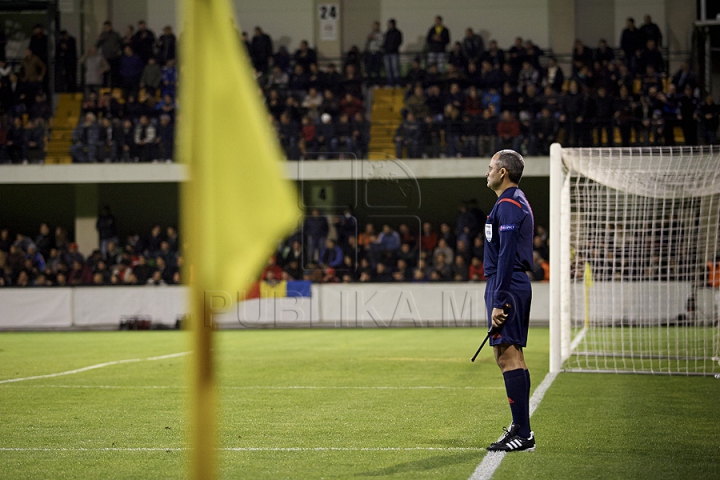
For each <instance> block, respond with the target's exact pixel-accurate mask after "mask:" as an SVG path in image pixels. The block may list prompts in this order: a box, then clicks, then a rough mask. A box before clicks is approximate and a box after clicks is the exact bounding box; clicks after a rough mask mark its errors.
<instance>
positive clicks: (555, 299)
mask: <svg viewBox="0 0 720 480" xmlns="http://www.w3.org/2000/svg"><path fill="white" fill-rule="evenodd" d="M563 183H564V173H563V167H562V148H561V147H560V144H559V143H553V144H552V145H551V146H550V319H549V320H550V372H559V371H560V369H561V368H562V353H561V341H562V330H561V325H560V312H561V301H562V295H561V281H560V280H561V277H560V271H561V266H560V264H561V261H562V244H561V242H560V241H559V240H560V230H561V223H560V222H561V220H562V219H561V208H560V205H561V202H562V185H563Z"/></svg>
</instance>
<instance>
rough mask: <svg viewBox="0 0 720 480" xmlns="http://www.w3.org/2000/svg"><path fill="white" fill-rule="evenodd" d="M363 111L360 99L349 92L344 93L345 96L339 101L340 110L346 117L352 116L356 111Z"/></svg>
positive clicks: (363, 107)
mask: <svg viewBox="0 0 720 480" xmlns="http://www.w3.org/2000/svg"><path fill="white" fill-rule="evenodd" d="M364 111H365V106H364V105H363V102H362V100H359V99H357V98H355V97H353V96H352V95H350V94H347V95H345V98H343V99H342V100H341V101H340V112H341V113H344V114H345V115H347V116H348V118H353V117H354V116H355V114H356V113H358V112H360V113H363V112H364Z"/></svg>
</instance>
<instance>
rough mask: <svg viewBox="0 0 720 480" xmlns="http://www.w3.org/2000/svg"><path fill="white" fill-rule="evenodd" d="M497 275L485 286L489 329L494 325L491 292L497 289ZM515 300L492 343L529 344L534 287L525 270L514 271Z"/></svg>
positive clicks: (511, 287)
mask: <svg viewBox="0 0 720 480" xmlns="http://www.w3.org/2000/svg"><path fill="white" fill-rule="evenodd" d="M495 279H496V276H495V275H492V276H490V277H489V278H488V280H487V285H486V286H485V308H486V309H487V318H488V329H490V328H491V327H492V309H493V306H492V301H491V300H490V298H489V297H490V292H492V291H494V290H495ZM510 291H511V292H512V298H513V301H512V302H510V303H511V304H512V307H511V308H510V312H509V313H508V318H507V320H505V324H504V325H503V327H502V330H500V332H499V333H495V334H493V335H492V336H491V337H490V345H518V346H520V347H524V346H526V345H527V337H528V327H529V326H530V303H531V302H532V287H531V286H530V279H529V278H528V276H527V275H526V274H525V273H523V272H515V273H513V277H512V281H511V283H510Z"/></svg>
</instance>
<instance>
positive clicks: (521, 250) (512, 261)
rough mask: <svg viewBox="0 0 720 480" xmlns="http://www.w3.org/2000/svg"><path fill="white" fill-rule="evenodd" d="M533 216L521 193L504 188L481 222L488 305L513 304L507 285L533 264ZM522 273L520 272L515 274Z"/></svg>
mask: <svg viewBox="0 0 720 480" xmlns="http://www.w3.org/2000/svg"><path fill="white" fill-rule="evenodd" d="M534 222H535V220H534V217H533V213H532V209H531V208H530V204H529V203H528V201H527V199H526V198H525V194H524V193H523V192H522V190H520V189H519V188H517V187H511V188H508V189H507V190H505V191H504V192H503V193H502V195H500V197H499V198H498V199H497V202H495V206H494V207H493V209H492V211H491V212H490V215H488V217H487V220H486V222H485V260H484V267H485V275H486V276H487V277H488V278H490V277H491V276H496V278H494V279H493V280H494V281H493V282H492V285H493V288H494V290H495V291H494V292H493V294H492V297H491V298H492V306H493V307H494V308H503V307H504V306H505V304H511V305H512V304H513V303H514V302H513V301H512V299H511V298H512V295H513V293H512V290H511V287H510V284H511V281H512V279H513V274H515V276H516V280H518V279H521V277H525V279H527V280H528V283H529V279H528V278H527V275H526V274H525V272H527V271H531V270H532V266H533V231H534V228H535V225H534ZM519 274H522V275H519Z"/></svg>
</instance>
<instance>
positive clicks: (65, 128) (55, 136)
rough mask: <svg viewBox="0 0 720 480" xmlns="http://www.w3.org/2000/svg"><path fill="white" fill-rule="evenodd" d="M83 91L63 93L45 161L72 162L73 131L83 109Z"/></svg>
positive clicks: (59, 98)
mask: <svg viewBox="0 0 720 480" xmlns="http://www.w3.org/2000/svg"><path fill="white" fill-rule="evenodd" d="M82 99H83V95H82V93H61V94H60V95H58V105H57V109H56V110H55V120H54V124H53V129H52V136H51V138H50V141H49V142H48V146H47V152H46V154H45V163H72V158H71V157H70V145H72V132H73V130H74V129H75V127H76V126H77V124H78V121H79V119H80V113H81V110H82Z"/></svg>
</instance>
